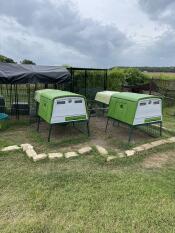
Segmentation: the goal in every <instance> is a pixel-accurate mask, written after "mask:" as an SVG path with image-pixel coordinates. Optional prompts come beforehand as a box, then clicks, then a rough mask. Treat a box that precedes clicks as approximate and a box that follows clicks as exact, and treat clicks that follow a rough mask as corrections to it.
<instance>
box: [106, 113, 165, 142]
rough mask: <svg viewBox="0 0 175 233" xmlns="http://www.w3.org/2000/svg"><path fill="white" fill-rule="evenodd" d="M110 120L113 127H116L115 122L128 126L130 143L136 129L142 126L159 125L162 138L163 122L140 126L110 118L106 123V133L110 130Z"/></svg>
mask: <svg viewBox="0 0 175 233" xmlns="http://www.w3.org/2000/svg"><path fill="white" fill-rule="evenodd" d="M110 120H112V121H113V125H114V122H117V123H118V126H119V124H120V123H121V124H124V125H127V126H128V127H129V132H128V143H130V142H131V138H132V135H133V131H134V129H136V128H138V127H141V126H151V125H156V124H158V125H159V126H160V127H159V134H160V136H162V121H156V122H150V123H144V124H139V125H130V124H127V123H125V122H122V121H119V120H116V119H113V118H111V117H108V118H107V121H106V127H105V133H106V132H107V129H108V125H109V121H110Z"/></svg>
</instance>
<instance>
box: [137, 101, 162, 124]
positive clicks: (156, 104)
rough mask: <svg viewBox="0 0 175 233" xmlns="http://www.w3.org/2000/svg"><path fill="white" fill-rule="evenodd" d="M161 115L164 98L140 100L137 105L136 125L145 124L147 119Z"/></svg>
mask: <svg viewBox="0 0 175 233" xmlns="http://www.w3.org/2000/svg"><path fill="white" fill-rule="evenodd" d="M154 117H161V120H162V100H161V99H159V98H153V99H144V100H140V101H139V103H138V106H137V110H136V114H135V119H134V125H138V124H144V123H145V119H149V118H154Z"/></svg>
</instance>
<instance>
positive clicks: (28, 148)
mask: <svg viewBox="0 0 175 233" xmlns="http://www.w3.org/2000/svg"><path fill="white" fill-rule="evenodd" d="M171 143H175V137H171V138H168V139H161V140H157V141H154V142H151V143H146V144H143V145H140V146H137V147H134V148H133V149H131V150H126V151H124V152H120V153H117V156H111V155H109V153H108V151H107V150H106V149H105V148H104V147H102V146H99V145H95V148H96V150H97V152H98V153H99V154H100V155H102V156H103V157H106V161H107V162H109V161H112V160H114V159H118V158H123V157H131V156H134V155H136V154H138V153H140V152H142V151H147V150H150V149H152V148H155V147H158V146H161V145H164V144H171ZM15 150H23V152H25V154H26V155H27V157H28V158H32V159H33V161H34V162H37V161H40V160H44V159H46V158H49V159H50V160H53V159H60V158H63V157H65V158H67V159H69V158H73V157H77V156H80V155H86V154H90V152H92V147H90V146H86V147H83V148H80V149H79V150H78V151H70V152H66V153H64V154H63V153H60V152H59V153H48V154H46V153H41V154H37V153H36V151H35V150H34V148H33V146H32V145H31V144H28V143H26V144H21V145H20V146H18V145H13V146H8V147H4V148H2V149H1V151H2V152H7V151H15Z"/></svg>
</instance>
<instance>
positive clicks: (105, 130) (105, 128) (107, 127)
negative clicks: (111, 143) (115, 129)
mask: <svg viewBox="0 0 175 233" xmlns="http://www.w3.org/2000/svg"><path fill="white" fill-rule="evenodd" d="M108 124H109V118H108V119H107V122H106V128H105V132H106V131H107V128H108Z"/></svg>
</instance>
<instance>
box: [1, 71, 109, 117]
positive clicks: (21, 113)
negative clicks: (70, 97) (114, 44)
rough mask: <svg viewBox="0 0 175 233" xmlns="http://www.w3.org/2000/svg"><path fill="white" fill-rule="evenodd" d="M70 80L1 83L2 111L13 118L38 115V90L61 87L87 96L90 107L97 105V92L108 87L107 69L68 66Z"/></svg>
mask: <svg viewBox="0 0 175 233" xmlns="http://www.w3.org/2000/svg"><path fill="white" fill-rule="evenodd" d="M67 70H68V71H69V73H70V80H69V82H64V83H59V84H55V83H54V84H49V83H41V82H40V83H25V84H23V83H22V84H21V83H17V84H15V83H12V84H9V83H7V84H5V83H0V112H1V113H7V114H8V115H10V116H11V117H13V118H16V119H21V118H26V117H30V119H31V118H32V117H36V115H37V112H36V111H37V106H36V102H35V100H34V95H35V91H36V90H41V89H46V88H49V89H59V90H65V91H72V92H74V93H77V94H81V95H84V96H85V97H86V98H87V101H88V106H89V109H92V108H93V107H94V105H95V101H94V99H95V95H96V92H98V91H102V90H106V89H107V69H93V68H68V69H67Z"/></svg>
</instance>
